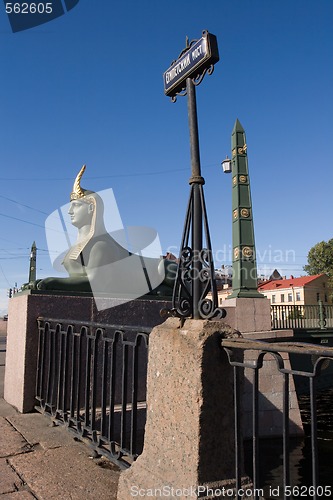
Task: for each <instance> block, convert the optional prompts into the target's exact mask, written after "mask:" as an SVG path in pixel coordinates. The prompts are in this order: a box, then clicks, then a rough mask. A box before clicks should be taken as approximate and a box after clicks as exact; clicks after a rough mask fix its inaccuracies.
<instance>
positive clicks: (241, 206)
mask: <svg viewBox="0 0 333 500" xmlns="http://www.w3.org/2000/svg"><path fill="white" fill-rule="evenodd" d="M231 148H232V251H233V260H232V269H233V274H232V288H233V292H232V294H231V295H230V296H229V297H228V298H229V299H231V298H235V297H238V298H264V296H263V295H262V294H261V293H259V292H258V290H257V286H258V284H257V265H256V250H255V243H254V228H253V213H252V203H251V191H250V179H249V171H248V164H247V145H246V138H245V132H244V129H243V127H242V126H241V124H240V123H239V121H238V119H237V120H236V123H235V126H234V129H233V131H232V136H231Z"/></svg>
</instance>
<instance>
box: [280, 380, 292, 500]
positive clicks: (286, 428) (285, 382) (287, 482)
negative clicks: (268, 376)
mask: <svg viewBox="0 0 333 500" xmlns="http://www.w3.org/2000/svg"><path fill="white" fill-rule="evenodd" d="M282 434H283V485H284V499H285V500H287V498H289V497H288V496H287V495H286V486H291V485H290V466H289V374H288V373H284V374H283V429H282Z"/></svg>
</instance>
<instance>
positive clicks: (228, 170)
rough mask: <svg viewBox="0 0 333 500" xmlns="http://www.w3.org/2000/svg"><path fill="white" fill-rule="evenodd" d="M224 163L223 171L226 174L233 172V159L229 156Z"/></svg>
mask: <svg viewBox="0 0 333 500" xmlns="http://www.w3.org/2000/svg"><path fill="white" fill-rule="evenodd" d="M221 165H222V168H223V172H224V173H225V174H230V173H231V160H230V158H228V156H227V157H226V159H225V160H223V162H222V163H221Z"/></svg>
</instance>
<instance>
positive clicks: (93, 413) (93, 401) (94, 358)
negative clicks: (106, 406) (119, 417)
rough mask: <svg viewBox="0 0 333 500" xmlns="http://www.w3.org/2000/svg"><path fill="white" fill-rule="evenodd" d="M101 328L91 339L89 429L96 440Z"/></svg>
mask: <svg viewBox="0 0 333 500" xmlns="http://www.w3.org/2000/svg"><path fill="white" fill-rule="evenodd" d="M100 333H101V330H100V329H99V328H98V329H97V330H96V332H95V335H94V336H93V339H92V345H93V348H92V380H91V422H90V425H91V429H92V432H93V439H94V441H95V442H96V430H97V428H96V407H97V404H96V403H97V386H98V384H97V379H98V370H97V368H98V342H99V338H100Z"/></svg>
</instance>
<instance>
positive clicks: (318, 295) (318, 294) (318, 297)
mask: <svg viewBox="0 0 333 500" xmlns="http://www.w3.org/2000/svg"><path fill="white" fill-rule="evenodd" d="M319 299H320V293H319V292H317V302H318V300H319Z"/></svg>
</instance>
